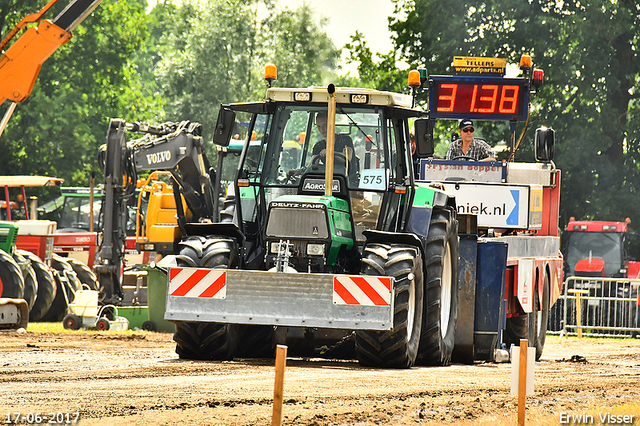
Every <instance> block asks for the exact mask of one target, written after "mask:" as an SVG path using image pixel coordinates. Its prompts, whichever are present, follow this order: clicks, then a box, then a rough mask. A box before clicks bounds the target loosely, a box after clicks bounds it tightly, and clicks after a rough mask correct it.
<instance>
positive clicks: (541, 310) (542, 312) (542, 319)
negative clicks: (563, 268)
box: [529, 273, 549, 361]
mask: <svg viewBox="0 0 640 426" xmlns="http://www.w3.org/2000/svg"><path fill="white" fill-rule="evenodd" d="M533 300H534V301H535V305H534V309H533V312H531V313H530V314H529V325H531V327H529V342H531V344H532V345H533V346H534V347H535V348H536V361H538V360H540V357H541V356H542V350H543V349H544V342H545V340H546V337H547V324H548V323H549V275H548V274H546V273H545V274H544V283H543V293H542V307H540V305H539V302H538V300H540V292H539V290H538V286H536V287H535V288H534V290H533Z"/></svg>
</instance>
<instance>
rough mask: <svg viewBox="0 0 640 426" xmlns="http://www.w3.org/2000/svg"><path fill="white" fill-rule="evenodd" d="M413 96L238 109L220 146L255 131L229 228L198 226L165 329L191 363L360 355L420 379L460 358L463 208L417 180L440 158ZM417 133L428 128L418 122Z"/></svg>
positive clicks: (312, 93)
mask: <svg viewBox="0 0 640 426" xmlns="http://www.w3.org/2000/svg"><path fill="white" fill-rule="evenodd" d="M413 104H414V102H413V98H412V97H411V96H409V95H402V94H397V93H389V92H382V91H375V90H369V89H352V88H335V87H334V86H333V85H330V86H329V87H328V88H318V87H315V88H307V89H287V88H269V89H268V90H267V95H266V100H265V101H263V102H251V103H238V104H230V105H223V106H222V108H221V112H220V116H219V119H218V125H217V127H216V133H215V136H214V142H215V143H216V144H218V145H220V146H227V145H229V141H230V139H231V136H232V133H233V127H234V123H235V122H236V121H237V119H238V118H237V115H242V116H246V117H247V120H246V121H248V123H249V127H248V135H254V137H251V138H250V137H247V138H246V142H245V145H244V149H243V151H242V153H241V156H240V159H239V164H238V167H237V172H236V178H235V181H234V182H233V186H232V187H231V188H230V190H229V191H228V192H227V198H226V200H225V201H224V206H223V208H222V213H221V215H220V217H221V220H220V223H210V222H209V221H204V222H199V223H186V225H185V227H184V229H185V231H186V232H185V233H184V234H183V237H182V240H181V241H180V242H179V244H178V251H177V252H176V254H175V256H167V257H166V258H165V259H164V261H163V262H161V263H160V264H159V266H160V267H166V268H167V271H168V282H169V285H168V293H167V307H166V314H165V318H166V319H168V320H171V321H173V322H175V323H176V333H175V336H174V338H175V340H176V342H177V348H176V351H177V353H178V354H179V356H180V357H181V358H187V359H219V360H220V359H231V358H233V357H234V356H245V357H262V356H273V354H274V348H275V345H276V344H287V345H288V346H289V348H290V349H289V353H290V354H292V355H294V356H295V354H298V355H300V356H326V357H348V358H357V359H358V361H359V362H360V363H361V364H362V365H366V366H377V367H391V368H408V367H411V366H413V365H414V364H416V363H418V364H423V365H446V364H448V363H449V362H450V360H451V355H452V351H453V347H454V334H455V325H456V317H457V310H458V278H457V276H458V234H457V228H458V223H457V217H456V208H455V200H454V198H453V197H451V196H449V195H448V194H447V193H446V192H444V191H443V190H442V189H441V188H440V187H439V186H438V185H437V184H436V185H430V184H427V183H418V182H416V181H415V174H416V171H415V170H414V167H415V166H414V162H413V159H412V152H411V132H412V131H413V132H415V134H416V135H419V136H420V137H418V138H417V140H418V141H419V143H418V147H417V149H418V154H421V155H425V156H426V155H429V154H431V153H432V151H433V143H432V140H431V139H430V138H429V137H428V135H430V128H429V126H430V125H431V123H430V121H429V120H428V119H426V118H424V117H425V116H426V113H425V112H424V111H420V110H418V109H417V108H414V106H413ZM411 123H413V125H411Z"/></svg>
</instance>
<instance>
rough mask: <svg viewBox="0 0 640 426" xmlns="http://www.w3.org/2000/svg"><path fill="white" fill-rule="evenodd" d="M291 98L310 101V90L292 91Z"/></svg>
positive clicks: (298, 100) (297, 100)
mask: <svg viewBox="0 0 640 426" xmlns="http://www.w3.org/2000/svg"><path fill="white" fill-rule="evenodd" d="M293 100H294V101H296V102H311V92H293Z"/></svg>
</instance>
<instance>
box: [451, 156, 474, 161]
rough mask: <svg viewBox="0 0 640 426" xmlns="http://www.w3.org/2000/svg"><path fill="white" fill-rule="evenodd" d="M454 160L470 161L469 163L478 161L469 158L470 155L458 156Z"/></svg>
mask: <svg viewBox="0 0 640 426" xmlns="http://www.w3.org/2000/svg"><path fill="white" fill-rule="evenodd" d="M452 160H454V161H455V160H468V161H478V160H476V159H475V158H473V157H469V156H468V155H458V156H457V157H454V158H452Z"/></svg>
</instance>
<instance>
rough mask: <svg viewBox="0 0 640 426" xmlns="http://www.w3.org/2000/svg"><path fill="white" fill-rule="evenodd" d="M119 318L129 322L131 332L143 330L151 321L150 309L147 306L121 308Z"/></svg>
mask: <svg viewBox="0 0 640 426" xmlns="http://www.w3.org/2000/svg"><path fill="white" fill-rule="evenodd" d="M118 316H121V317H125V318H126V319H128V320H129V330H134V329H136V328H137V329H139V330H142V329H143V324H144V323H145V322H146V321H148V320H149V308H148V307H147V306H120V307H118Z"/></svg>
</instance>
